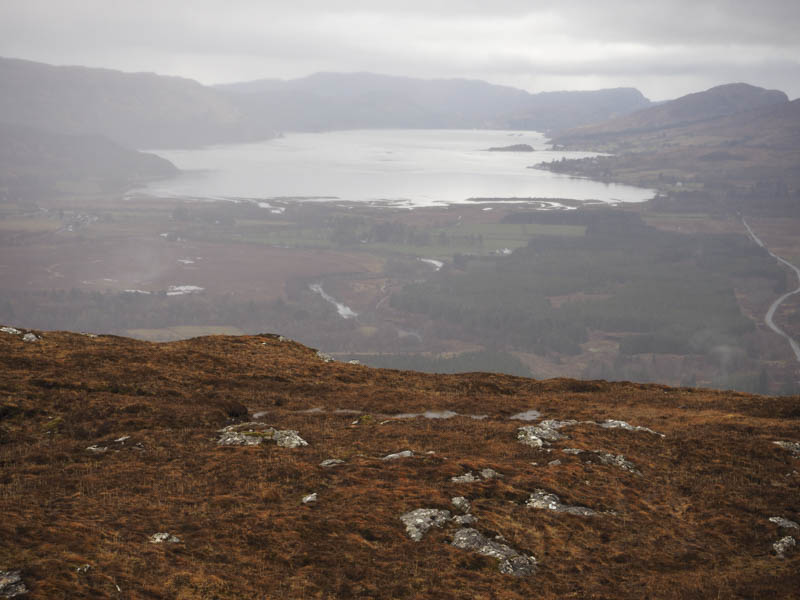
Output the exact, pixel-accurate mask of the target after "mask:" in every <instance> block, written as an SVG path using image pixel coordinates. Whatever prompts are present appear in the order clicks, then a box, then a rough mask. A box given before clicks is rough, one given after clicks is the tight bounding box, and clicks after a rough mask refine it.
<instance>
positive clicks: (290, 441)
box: [272, 429, 308, 448]
mask: <svg viewBox="0 0 800 600" xmlns="http://www.w3.org/2000/svg"><path fill="white" fill-rule="evenodd" d="M272 439H273V440H275V442H276V443H277V444H278V446H280V447H281V448H299V447H301V446H308V442H307V441H305V440H304V439H303V438H301V437H300V434H299V433H298V432H296V431H295V430H293V429H285V430H277V431H276V432H275V433H274V434H273V436H272Z"/></svg>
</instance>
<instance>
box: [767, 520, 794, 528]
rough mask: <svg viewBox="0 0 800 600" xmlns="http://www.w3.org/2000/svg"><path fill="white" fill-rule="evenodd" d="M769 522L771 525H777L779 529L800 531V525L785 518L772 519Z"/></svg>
mask: <svg viewBox="0 0 800 600" xmlns="http://www.w3.org/2000/svg"><path fill="white" fill-rule="evenodd" d="M769 521H770V523H775V525H777V526H778V527H783V528H785V529H800V525H798V524H797V523H795V522H794V521H790V520H789V519H786V518H784V517H770V518H769Z"/></svg>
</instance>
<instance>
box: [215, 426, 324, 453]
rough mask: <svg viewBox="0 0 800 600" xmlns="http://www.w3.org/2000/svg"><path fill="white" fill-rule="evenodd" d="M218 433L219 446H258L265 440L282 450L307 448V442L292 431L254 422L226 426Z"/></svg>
mask: <svg viewBox="0 0 800 600" xmlns="http://www.w3.org/2000/svg"><path fill="white" fill-rule="evenodd" d="M218 433H219V434H220V436H219V439H218V440H217V444H218V445H220V446H258V445H259V444H262V443H263V442H264V441H265V440H268V441H269V440H271V441H274V442H275V443H276V444H278V446H281V447H282V448H297V447H299V446H308V442H306V441H305V440H304V439H303V438H301V437H300V435H299V434H298V433H297V432H296V431H294V430H293V429H286V430H280V429H275V428H274V427H270V426H269V425H267V424H266V423H259V422H255V421H251V422H249V423H239V424H237V425H228V426H227V427H223V428H222V429H220V430H219V432H218Z"/></svg>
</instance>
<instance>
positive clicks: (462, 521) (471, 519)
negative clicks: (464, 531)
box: [451, 515, 478, 527]
mask: <svg viewBox="0 0 800 600" xmlns="http://www.w3.org/2000/svg"><path fill="white" fill-rule="evenodd" d="M451 520H452V521H453V523H455V524H456V525H460V526H461V527H463V526H464V525H474V524H475V523H477V522H478V517H476V516H475V515H456V516H455V517H453V518H452V519H451Z"/></svg>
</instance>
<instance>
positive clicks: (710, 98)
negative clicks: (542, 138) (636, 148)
mask: <svg viewBox="0 0 800 600" xmlns="http://www.w3.org/2000/svg"><path fill="white" fill-rule="evenodd" d="M788 101H789V98H788V97H787V96H786V94H785V93H784V92H781V91H778V90H765V89H763V88H759V87H756V86H752V85H748V84H746V83H731V84H727V85H720V86H717V87H713V88H711V89H708V90H705V91H702V92H696V93H694V94H688V95H686V96H682V97H680V98H677V99H675V100H670V101H669V102H664V103H663V104H658V105H656V106H651V107H648V108H644V109H642V110H637V111H635V112H632V113H631V114H627V115H624V116H621V117H617V118H614V119H611V120H609V121H606V122H604V123H599V124H595V125H588V126H585V127H581V128H578V129H576V130H573V131H567V132H563V133H561V134H559V143H565V144H586V143H589V144H591V143H592V142H593V141H594V142H595V143H597V142H602V141H605V140H608V139H614V138H624V137H626V136H635V135H640V134H643V133H647V132H655V131H662V130H666V129H671V128H675V127H685V126H687V125H690V124H692V123H701V122H704V121H709V120H713V119H717V118H719V117H725V116H727V115H733V114H736V113H742V112H745V111H749V110H755V109H759V108H763V107H774V106H776V105H779V104H785V103H787V102H788Z"/></svg>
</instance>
